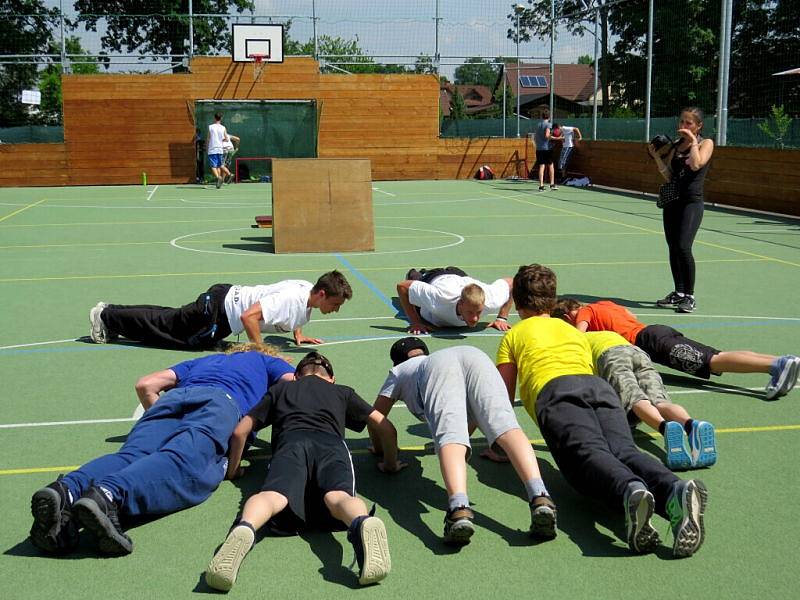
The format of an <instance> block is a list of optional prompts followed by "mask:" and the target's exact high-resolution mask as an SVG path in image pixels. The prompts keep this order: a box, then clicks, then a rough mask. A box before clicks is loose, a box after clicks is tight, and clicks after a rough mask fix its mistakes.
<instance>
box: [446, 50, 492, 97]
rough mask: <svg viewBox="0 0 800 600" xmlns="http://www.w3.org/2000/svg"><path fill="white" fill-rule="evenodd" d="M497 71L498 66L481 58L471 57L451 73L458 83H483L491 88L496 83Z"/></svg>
mask: <svg viewBox="0 0 800 600" xmlns="http://www.w3.org/2000/svg"><path fill="white" fill-rule="evenodd" d="M497 73H498V67H496V66H495V65H492V64H490V63H489V62H488V61H486V60H484V59H482V58H478V57H473V58H468V59H467V62H466V63H464V64H463V65H461V66H460V67H458V68H456V70H455V72H454V74H453V75H454V78H455V82H456V84H458V85H465V84H469V85H485V86H488V87H489V88H490V89H491V88H494V86H495V84H496V83H497Z"/></svg>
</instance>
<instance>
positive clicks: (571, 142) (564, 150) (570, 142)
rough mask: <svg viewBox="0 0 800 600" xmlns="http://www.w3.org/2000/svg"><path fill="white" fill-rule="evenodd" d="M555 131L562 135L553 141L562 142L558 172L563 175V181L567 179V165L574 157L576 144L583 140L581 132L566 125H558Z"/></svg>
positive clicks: (554, 128) (554, 127) (555, 126)
mask: <svg viewBox="0 0 800 600" xmlns="http://www.w3.org/2000/svg"><path fill="white" fill-rule="evenodd" d="M553 130H554V131H555V130H560V135H559V136H558V137H554V138H553V139H556V140H561V155H560V156H559V157H558V171H559V173H560V174H561V179H562V180H563V179H566V176H567V164H569V159H570V157H571V156H572V151H573V149H574V148H575V142H577V141H578V140H581V139H583V135H582V134H581V130H580V129H578V128H577V127H567V126H566V125H559V124H558V123H556V124H555V125H554V126H553Z"/></svg>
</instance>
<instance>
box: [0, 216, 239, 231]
mask: <svg viewBox="0 0 800 600" xmlns="http://www.w3.org/2000/svg"><path fill="white" fill-rule="evenodd" d="M241 220H242V219H241V217H240V218H238V219H233V218H231V219H189V220H186V221H178V220H175V221H162V220H159V221H94V222H92V223H88V222H75V223H40V224H38V225H28V224H22V223H20V224H14V225H1V226H0V229H11V228H12V227H16V228H20V227H84V226H86V227H97V226H99V225H112V226H114V227H128V226H130V225H174V224H178V223H225V222H226V221H235V222H237V223H239V222H240V221H241Z"/></svg>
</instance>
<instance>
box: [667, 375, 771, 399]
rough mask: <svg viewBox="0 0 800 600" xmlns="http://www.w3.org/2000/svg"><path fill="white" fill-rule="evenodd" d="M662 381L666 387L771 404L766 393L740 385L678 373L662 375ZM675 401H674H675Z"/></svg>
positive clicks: (765, 376) (765, 377)
mask: <svg viewBox="0 0 800 600" xmlns="http://www.w3.org/2000/svg"><path fill="white" fill-rule="evenodd" d="M659 374H660V375H661V379H662V380H663V381H664V383H665V384H666V385H671V386H679V387H684V388H691V389H693V390H701V391H708V392H714V393H715V394H728V395H733V396H748V397H750V398H758V399H759V400H764V401H765V402H770V400H767V399H766V398H765V397H764V392H762V391H759V390H751V389H748V388H746V387H741V386H738V385H731V384H729V383H723V382H720V383H717V382H716V381H708V380H706V379H698V378H696V377H691V376H688V375H678V374H676V373H661V372H659ZM766 379H767V375H766V374H764V381H765V385H766ZM673 401H674V400H673Z"/></svg>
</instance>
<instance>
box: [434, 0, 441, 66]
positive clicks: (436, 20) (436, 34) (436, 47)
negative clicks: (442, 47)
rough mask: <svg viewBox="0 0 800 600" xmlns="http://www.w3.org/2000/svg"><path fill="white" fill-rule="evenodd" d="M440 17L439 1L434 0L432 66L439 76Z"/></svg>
mask: <svg viewBox="0 0 800 600" xmlns="http://www.w3.org/2000/svg"><path fill="white" fill-rule="evenodd" d="M441 20H442V19H441V17H440V16H439V0H436V16H435V17H434V18H433V21H434V23H436V26H435V27H434V48H433V66H434V67H435V68H436V75H437V76H439V75H440V73H439V66H440V64H441V60H442V59H441V57H440V56H439V21H441Z"/></svg>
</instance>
